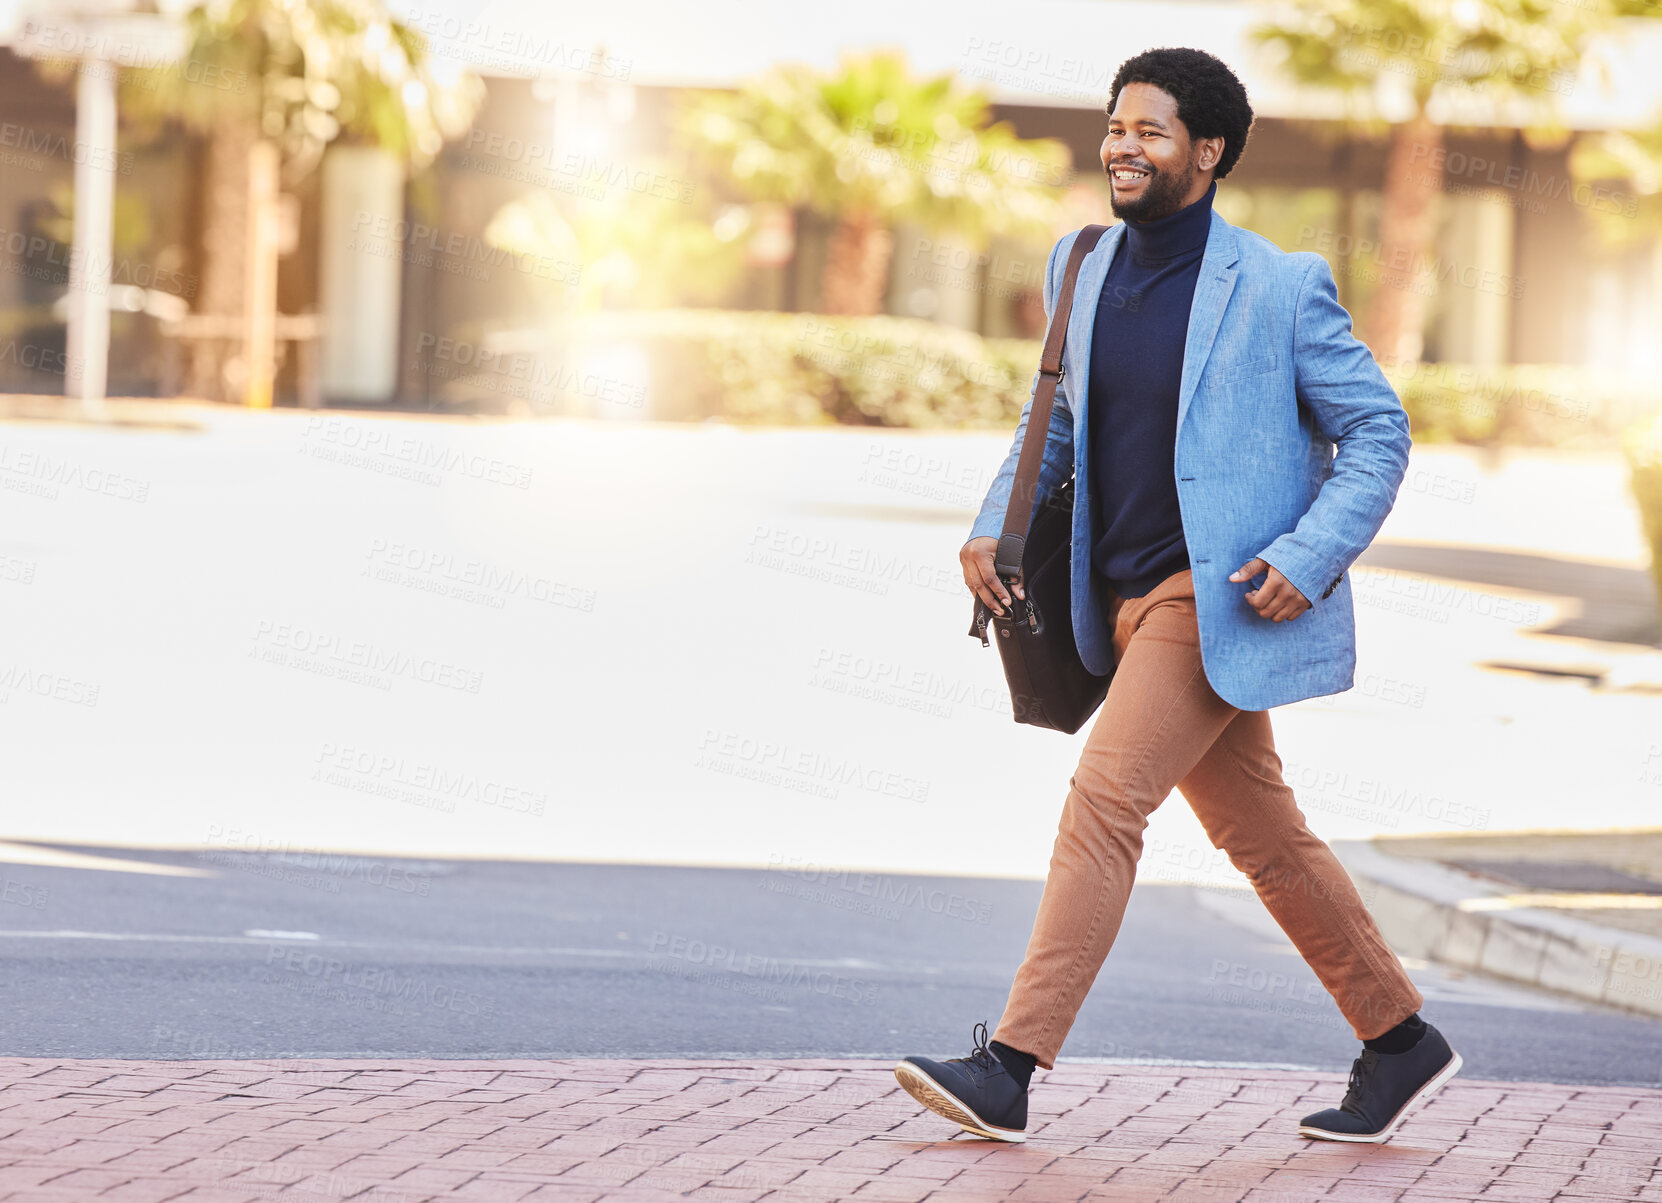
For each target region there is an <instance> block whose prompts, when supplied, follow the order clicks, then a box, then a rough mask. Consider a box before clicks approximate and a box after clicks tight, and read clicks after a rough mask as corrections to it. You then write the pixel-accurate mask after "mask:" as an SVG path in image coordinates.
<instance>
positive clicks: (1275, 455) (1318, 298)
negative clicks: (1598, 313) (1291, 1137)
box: [895, 49, 1460, 1142]
mask: <svg viewBox="0 0 1662 1203" xmlns="http://www.w3.org/2000/svg"><path fill="white" fill-rule="evenodd" d="M1251 125H1252V108H1251V105H1250V104H1249V103H1248V101H1247V95H1246V90H1245V89H1244V88H1243V87H1242V86H1241V83H1240V81H1239V80H1238V79H1236V77H1235V75H1234V74H1233V73H1232V72H1231V71H1230V70H1229V68H1228V67H1227V66H1225V65H1224V64H1223V63H1222V62H1220V61H1219V60H1218V59H1216V58H1214V57H1213V56H1211V55H1209V54H1206V53H1204V52H1202V51H1199V50H1187V49H1160V50H1151V51H1147V52H1146V53H1143V54H1139V55H1137V56H1135V57H1133V58H1131V59H1128V60H1127V61H1126V62H1125V63H1123V64H1122V65H1121V66H1120V69H1119V71H1118V72H1117V73H1116V75H1115V77H1114V82H1113V87H1112V92H1111V94H1110V96H1109V101H1108V133H1107V137H1106V138H1105V139H1104V140H1103V143H1102V166H1103V170H1104V171H1106V172H1107V173H1108V176H1109V179H1110V181H1111V183H1110V187H1111V189H1112V193H1111V195H1112V206H1113V211H1114V214H1115V216H1117V217H1119V218H1120V219H1121V221H1120V223H1119V224H1118V225H1116V226H1114V227H1112V228H1111V229H1109V230H1108V231H1107V233H1105V234H1104V235H1103V237H1102V239H1101V241H1100V242H1099V243H1098V245H1097V247H1096V248H1095V249H1094V250H1093V251H1092V252H1091V253H1090V254H1089V255H1087V256H1086V257H1085V259H1084V262H1083V264H1082V265H1081V268H1080V272H1079V277H1078V285H1077V288H1076V301H1075V305H1074V309H1073V318H1072V321H1071V322H1070V323H1069V329H1068V332H1067V343H1066V347H1065V350H1064V358H1063V378H1062V381H1061V383H1060V384H1058V386H1057V390H1056V402H1055V406H1054V409H1053V411H1052V415H1051V422H1050V428H1049V430H1048V431H1047V432H1046V439H1045V454H1044V460H1043V466H1042V468H1041V470H1040V473H1039V482H1038V489H1039V498H1038V500H1040V501H1042V500H1043V498H1044V497H1047V496H1049V495H1050V494H1051V493H1052V492H1053V491H1054V490H1055V489H1056V488H1058V487H1059V486H1060V485H1061V484H1062V483H1064V482H1065V481H1066V480H1067V478H1068V476H1069V475H1070V472H1071V474H1072V475H1073V476H1074V478H1075V481H1076V485H1075V502H1074V527H1073V557H1072V558H1073V565H1072V597H1073V608H1074V609H1073V614H1072V622H1073V628H1074V636H1075V640H1076V642H1077V644H1078V647H1079V652H1080V656H1081V658H1082V659H1083V660H1084V662H1085V664H1086V666H1087V667H1088V668H1090V669H1091V670H1092V671H1094V672H1097V673H1106V672H1108V671H1109V670H1110V669H1111V668H1112V669H1113V671H1114V678H1113V681H1112V684H1111V685H1110V687H1109V690H1108V695H1107V697H1106V699H1105V700H1104V701H1103V703H1102V708H1101V711H1100V713H1099V714H1098V716H1097V718H1096V721H1095V723H1094V724H1093V725H1092V727H1091V730H1090V733H1089V735H1088V736H1087V739H1086V743H1085V747H1084V750H1083V752H1082V753H1081V756H1080V760H1079V767H1078V769H1077V770H1076V772H1075V774H1074V776H1073V778H1072V780H1071V781H1070V782H1069V789H1068V793H1067V799H1066V802H1065V804H1064V807H1063V811H1062V817H1061V823H1060V829H1059V831H1058V833H1057V836H1056V843H1055V847H1054V851H1053V853H1052V856H1051V860H1050V872H1049V876H1048V877H1047V879H1046V882H1045V889H1044V895H1043V898H1042V899H1041V901H1040V903H1039V912H1038V916H1037V918H1036V920H1035V921H1034V925H1033V934H1032V937H1031V939H1030V941H1029V943H1028V946H1027V954H1026V956H1025V958H1024V959H1023V961H1022V964H1021V967H1020V969H1019V970H1018V971H1017V973H1016V977H1015V981H1014V983H1013V985H1012V986H1011V988H1010V996H1009V999H1008V1001H1007V1003H1006V1004H1005V1008H1004V1014H1003V1016H1002V1018H1001V1019H1000V1021H999V1024H998V1028H997V1031H996V1032H995V1033H994V1038H993V1039H992V1040H991V1042H990V1043H989V1042H988V1040H987V1036H986V1028H985V1025H984V1024H978V1025H976V1034H975V1050H974V1051H973V1052H972V1053H971V1054H970V1055H969V1056H967V1057H961V1058H953V1059H951V1060H948V1061H934V1060H931V1059H929V1058H927V1057H907V1058H906V1059H905V1060H903V1061H901V1062H900V1063H899V1064H898V1065H897V1066H896V1067H895V1076H896V1077H897V1078H898V1079H899V1080H900V1083H901V1085H902V1086H904V1087H905V1088H906V1089H907V1091H909V1092H910V1093H911V1094H912V1095H913V1097H915V1098H916V1099H917V1100H918V1101H919V1102H921V1103H923V1104H924V1106H926V1107H929V1108H930V1109H931V1110H933V1111H936V1112H938V1113H940V1114H941V1115H943V1116H945V1117H946V1118H948V1119H950V1120H953V1121H954V1122H956V1123H957V1124H959V1125H960V1126H961V1127H963V1128H964V1129H965V1130H967V1131H969V1132H972V1133H975V1134H976V1135H979V1136H984V1137H988V1138H990V1139H994V1140H1009V1141H1019V1140H1024V1139H1025V1138H1026V1137H1025V1129H1026V1127H1027V1090H1028V1085H1029V1080H1030V1078H1031V1076H1032V1073H1033V1069H1034V1067H1035V1066H1036V1065H1038V1066H1043V1067H1044V1068H1046V1069H1051V1068H1053V1067H1054V1064H1055V1058H1056V1056H1057V1054H1058V1053H1059V1052H1060V1051H1061V1048H1062V1043H1063V1041H1064V1039H1065V1038H1066V1037H1067V1034H1068V1030H1069V1028H1070V1027H1072V1025H1073V1021H1074V1018H1075V1016H1076V1015H1077V1014H1078V1012H1079V1008H1080V1006H1081V1005H1082V1003H1083V1002H1084V999H1085V995H1086V992H1087V991H1088V990H1089V989H1090V987H1091V983H1092V982H1093V981H1094V980H1095V979H1096V975H1097V972H1098V971H1099V970H1100V969H1101V967H1102V964H1103V962H1104V960H1105V959H1106V958H1107V956H1108V951H1109V949H1110V947H1111V946H1112V945H1113V942H1114V937H1115V935H1116V934H1117V932H1118V930H1119V926H1120V920H1121V917H1122V916H1123V914H1124V912H1125V905H1126V899H1127V896H1128V895H1129V893H1130V890H1131V884H1132V880H1133V878H1134V876H1135V873H1136V865H1137V859H1138V857H1139V855H1140V854H1141V852H1142V833H1143V829H1144V827H1145V826H1146V825H1147V822H1148V816H1149V814H1150V813H1152V811H1153V810H1154V808H1155V807H1156V806H1158V805H1159V804H1160V802H1161V801H1162V800H1163V799H1164V798H1165V797H1166V795H1167V794H1168V793H1169V792H1170V791H1171V790H1172V788H1173V787H1176V788H1177V789H1178V790H1179V791H1180V792H1181V793H1182V794H1183V796H1184V798H1185V799H1186V800H1187V801H1188V803H1189V804H1190V806H1192V807H1193V808H1194V811H1195V814H1196V816H1197V817H1198V818H1199V819H1200V822H1201V824H1202V825H1203V826H1204V828H1205V829H1206V832H1207V835H1208V836H1209V838H1210V839H1211V840H1212V842H1213V844H1214V845H1216V846H1218V847H1220V848H1222V849H1224V851H1225V852H1226V853H1227V854H1228V855H1229V859H1230V862H1231V863H1232V864H1233V865H1234V866H1235V867H1236V868H1237V869H1239V870H1240V871H1241V872H1242V873H1244V874H1245V875H1246V877H1247V878H1248V879H1249V880H1250V881H1251V882H1252V884H1253V887H1254V888H1255V889H1256V890H1257V892H1258V896H1259V897H1260V898H1261V899H1262V900H1263V901H1264V904H1265V906H1266V907H1267V908H1268V909H1269V911H1270V913H1271V914H1272V915H1274V917H1275V919H1276V921H1277V922H1278V923H1279V924H1280V925H1281V928H1282V930H1283V931H1284V932H1286V934H1287V936H1288V938H1289V939H1291V940H1292V942H1293V944H1294V945H1295V946H1296V947H1297V948H1298V951H1299V952H1300V954H1301V955H1302V956H1303V957H1304V958H1305V960H1306V961H1307V962H1309V964H1310V967H1311V968H1312V969H1313V970H1314V971H1315V973H1316V975H1317V977H1318V978H1320V980H1321V982H1322V984H1323V985H1324V986H1325V987H1326V988H1327V990H1328V992H1329V993H1330V994H1332V996H1333V998H1334V1000H1335V1001H1336V1002H1337V1004H1338V1006H1339V1008H1340V1010H1341V1011H1342V1012H1343V1013H1344V1016H1345V1018H1346V1019H1347V1020H1348V1021H1349V1022H1350V1024H1351V1027H1352V1029H1353V1030H1354V1031H1355V1033H1356V1036H1357V1038H1358V1039H1360V1040H1361V1041H1362V1042H1363V1049H1362V1052H1361V1054H1360V1055H1359V1056H1358V1057H1357V1058H1356V1061H1355V1064H1354V1066H1353V1067H1352V1070H1351V1078H1350V1089H1349V1091H1348V1092H1347V1093H1346V1095H1345V1097H1344V1100H1343V1101H1342V1102H1341V1103H1340V1104H1339V1106H1338V1107H1337V1108H1331V1109H1328V1110H1325V1111H1320V1112H1317V1113H1316V1114H1314V1115H1309V1116H1306V1117H1305V1118H1304V1120H1303V1121H1302V1122H1301V1124H1300V1125H1299V1129H1298V1130H1299V1132H1300V1133H1302V1134H1303V1135H1305V1136H1309V1137H1313V1138H1318V1139H1325V1140H1348V1141H1369V1142H1373V1141H1382V1140H1384V1139H1386V1138H1387V1137H1388V1136H1390V1134H1391V1133H1392V1132H1393V1131H1394V1130H1395V1129H1396V1126H1397V1125H1398V1124H1399V1123H1400V1122H1401V1120H1402V1117H1403V1114H1404V1112H1405V1111H1406V1109H1407V1108H1408V1107H1409V1106H1410V1105H1411V1104H1412V1103H1414V1102H1415V1101H1417V1100H1419V1099H1421V1098H1423V1097H1425V1096H1426V1095H1427V1094H1429V1093H1430V1092H1431V1091H1432V1090H1434V1089H1436V1088H1437V1087H1438V1086H1440V1085H1442V1083H1443V1082H1445V1081H1446V1080H1447V1079H1448V1078H1450V1077H1452V1076H1453V1075H1454V1074H1455V1072H1457V1071H1458V1070H1459V1068H1460V1057H1459V1056H1458V1055H1457V1054H1456V1053H1455V1052H1454V1051H1453V1050H1452V1049H1450V1047H1449V1045H1448V1043H1447V1042H1446V1041H1445V1040H1444V1039H1443V1036H1442V1034H1441V1033H1439V1032H1438V1031H1437V1029H1436V1028H1434V1027H1432V1026H1431V1025H1430V1024H1428V1023H1425V1022H1424V1021H1423V1020H1421V1019H1420V1017H1419V1014H1418V1011H1419V1008H1420V1006H1421V1004H1422V1002H1423V999H1422V998H1421V996H1420V993H1419V991H1418V990H1416V989H1415V987H1414V984H1413V983H1412V982H1411V981H1409V979H1408V977H1407V975H1406V974H1405V973H1404V972H1403V969H1402V966H1401V964H1400V962H1399V961H1398V960H1397V958H1396V956H1395V955H1394V954H1393V953H1392V952H1391V950H1390V948H1389V947H1387V946H1386V944H1385V941H1384V940H1383V938H1382V937H1381V936H1380V934H1379V929H1378V928H1377V926H1376V925H1375V924H1374V922H1373V919H1372V917H1371V916H1370V915H1369V914H1368V912H1367V910H1366V909H1365V908H1364V907H1363V905H1362V901H1361V899H1360V897H1359V896H1358V895H1357V892H1356V888H1355V886H1354V885H1353V884H1352V883H1351V881H1350V878H1349V877H1348V876H1347V874H1346V873H1345V871H1344V869H1343V867H1342V866H1341V865H1340V864H1339V862H1338V860H1337V859H1336V858H1335V857H1334V855H1333V853H1332V851H1331V850H1330V849H1329V848H1328V847H1327V845H1326V844H1325V843H1323V842H1322V841H1321V840H1320V839H1318V838H1317V837H1316V836H1315V835H1314V834H1312V833H1311V831H1310V829H1309V828H1308V827H1307V826H1306V825H1305V822H1304V816H1303V815H1302V814H1301V813H1300V811H1299V809H1298V806H1297V804H1296V801H1295V800H1294V797H1293V793H1292V790H1291V789H1289V788H1288V786H1287V784H1286V783H1285V782H1284V781H1283V780H1282V777H1281V760H1280V758H1279V757H1278V756H1277V755H1276V752H1275V745H1274V740H1273V737H1272V734H1271V730H1270V719H1269V714H1268V708H1269V707H1271V706H1280V705H1285V704H1287V703H1289V702H1296V701H1299V700H1301V699H1304V698H1309V697H1315V696H1318V695H1321V694H1330V693H1337V692H1340V691H1342V690H1345V689H1348V688H1350V687H1351V685H1352V683H1353V673H1354V669H1355V661H1356V650H1355V630H1354V617H1353V613H1352V609H1351V594H1350V585H1349V582H1348V580H1347V579H1346V570H1347V569H1348V568H1349V566H1350V564H1351V563H1352V562H1353V561H1354V560H1355V559H1356V557H1357V556H1358V555H1359V554H1360V553H1361V552H1362V550H1363V549H1364V548H1365V547H1366V546H1367V545H1368V543H1369V542H1370V541H1371V540H1372V539H1373V537H1374V535H1375V534H1376V533H1377V532H1378V530H1379V528H1380V525H1381V524H1382V523H1383V522H1384V520H1385V516H1386V514H1387V513H1389V512H1390V509H1391V506H1392V504H1393V502H1394V501H1395V499H1396V492H1397V488H1398V486H1399V485H1400V483H1401V481H1402V477H1403V473H1404V472H1405V470H1406V468H1407V463H1408V447H1409V433H1408V419H1407V416H1406V415H1405V414H1404V413H1403V410H1402V405H1401V403H1400V402H1399V401H1398V400H1397V397H1396V394H1395V393H1394V392H1392V390H1391V387H1390V385H1389V384H1388V383H1387V382H1386V380H1385V378H1384V376H1383V374H1382V373H1381V372H1380V371H1379V368H1378V366H1377V365H1376V364H1375V363H1374V360H1373V357H1372V356H1371V355H1370V354H1369V352H1368V349H1367V348H1366V347H1365V346H1363V345H1362V344H1361V343H1360V342H1358V341H1357V340H1356V338H1355V337H1354V336H1353V335H1352V334H1351V329H1350V317H1349V315H1348V314H1347V313H1346V312H1345V310H1344V309H1343V308H1342V307H1341V306H1340V305H1339V303H1338V298H1337V293H1336V290H1335V288H1334V284H1333V276H1332V272H1331V270H1330V269H1329V267H1328V266H1327V263H1326V261H1325V260H1323V259H1322V258H1321V257H1320V256H1318V255H1315V254H1311V253H1308V252H1305V253H1296V254H1287V253H1284V252H1282V251H1281V250H1279V249H1277V248H1276V247H1275V246H1274V245H1273V244H1271V243H1270V242H1268V241H1267V240H1265V239H1264V238H1261V237H1259V236H1258V235H1256V234H1253V233H1251V232H1249V231H1246V230H1241V229H1237V228H1236V227H1234V226H1232V225H1230V224H1229V223H1228V222H1226V221H1224V220H1223V218H1222V217H1221V216H1219V215H1218V214H1216V213H1214V212H1213V211H1212V198H1213V196H1214V195H1215V194H1216V192H1217V181H1218V180H1220V179H1222V178H1223V177H1224V176H1226V175H1228V174H1229V171H1230V169H1231V168H1232V167H1234V165H1235V163H1236V161H1237V160H1238V159H1239V158H1240V156H1241V152H1242V150H1243V148H1244V147H1245V145H1246V140H1247V135H1248V132H1249V130H1250V129H1251ZM1075 236H1076V235H1074V234H1069V235H1067V236H1066V237H1064V238H1063V239H1062V240H1061V241H1060V242H1058V243H1057V244H1056V247H1055V248H1054V249H1053V250H1052V251H1051V254H1050V263H1049V268H1048V270H1047V273H1046V279H1045V308H1046V311H1047V313H1051V312H1054V310H1055V306H1056V290H1057V287H1058V284H1059V276H1060V267H1059V265H1061V264H1065V263H1066V261H1067V257H1068V252H1069V249H1070V247H1071V246H1072V243H1073V239H1074V237H1075ZM1030 410H1031V405H1029V406H1028V411H1030ZM1027 416H1028V413H1027V412H1024V413H1023V414H1022V418H1021V422H1020V423H1019V424H1018V426H1017V431H1016V439H1015V445H1014V446H1013V447H1012V448H1011V451H1010V454H1009V456H1008V457H1007V458H1006V460H1005V462H1004V465H1003V467H1002V469H1001V470H1000V472H999V474H998V476H997V477H996V478H995V480H994V481H993V484H992V486H991V488H990V489H989V490H988V493H987V498H986V501H985V502H984V503H983V505H982V507H981V512H980V514H979V516H978V517H977V519H976V521H975V524H974V526H973V528H972V536H971V538H970V540H969V542H968V543H966V544H965V545H964V548H963V550H962V552H961V553H960V558H961V559H962V561H963V565H964V578H965V582H966V583H967V584H968V585H969V587H970V588H971V590H973V591H974V592H975V593H976V594H977V595H978V596H979V597H980V598H981V599H982V601H984V602H985V603H987V605H988V606H989V607H991V608H992V609H994V610H995V611H997V612H998V613H1000V614H1003V613H1004V612H1005V610H1004V607H1006V606H1008V605H1009V604H1010V590H1007V589H1006V587H1005V584H1004V582H1003V581H1001V580H1000V579H999V576H998V574H997V572H996V570H995V568H994V550H995V548H996V547H997V543H998V539H997V535H998V532H999V531H1000V530H1001V529H1002V527H1003V522H1004V512H1005V509H1006V506H1007V504H1008V502H1009V497H1010V491H1011V487H1012V481H1013V478H1014V476H1015V470H1016V461H1017V458H1018V453H1019V450H1020V445H1021V441H1022V437H1023V434H1024V431H1025V428H1026V424H1027ZM1013 591H1014V593H1015V595H1016V596H1017V597H1021V596H1023V593H1022V589H1021V585H1020V583H1019V582H1017V583H1016V584H1015V586H1014V589H1013Z"/></svg>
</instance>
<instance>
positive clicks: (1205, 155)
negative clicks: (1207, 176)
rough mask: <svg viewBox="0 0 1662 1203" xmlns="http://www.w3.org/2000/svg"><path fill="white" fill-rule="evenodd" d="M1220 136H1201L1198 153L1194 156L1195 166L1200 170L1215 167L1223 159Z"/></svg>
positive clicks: (1222, 141)
mask: <svg viewBox="0 0 1662 1203" xmlns="http://www.w3.org/2000/svg"><path fill="white" fill-rule="evenodd" d="M1223 143H1224V140H1223V139H1222V138H1202V139H1201V140H1200V145H1199V154H1198V155H1197V157H1196V166H1198V167H1199V168H1200V170H1202V171H1206V170H1208V169H1209V168H1212V167H1216V166H1217V165H1218V164H1219V163H1221V162H1222V161H1223Z"/></svg>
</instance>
